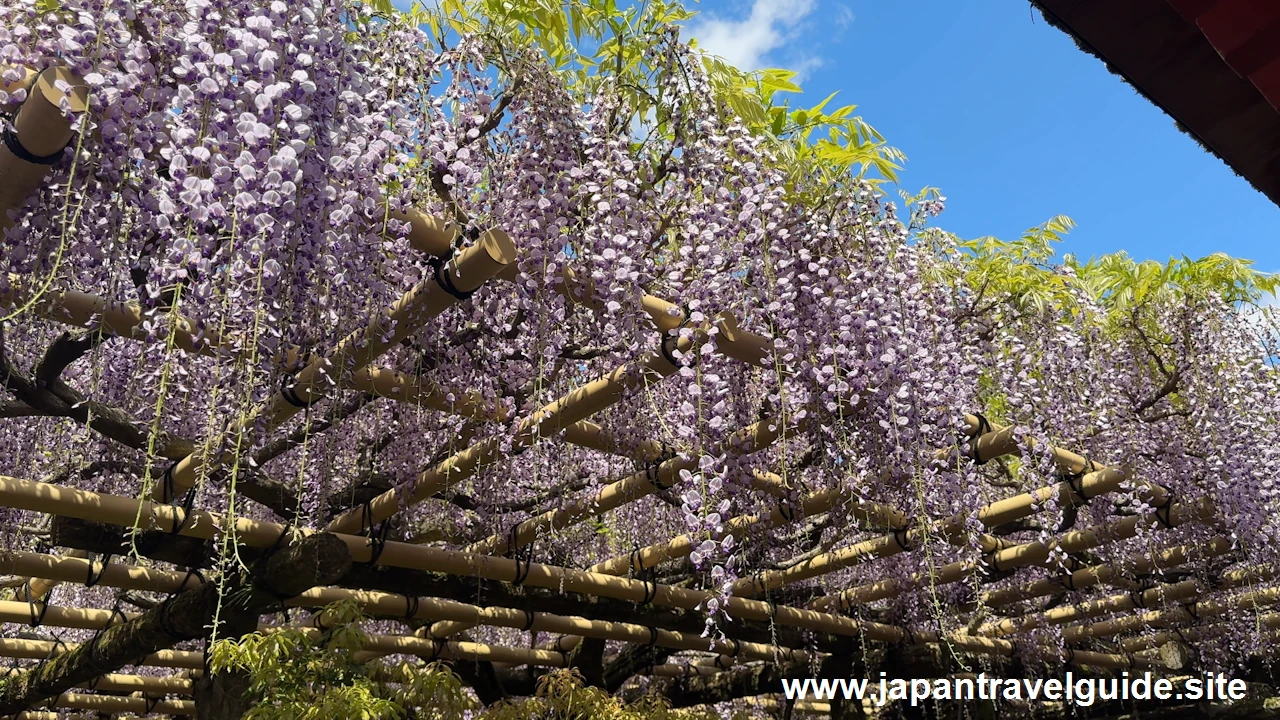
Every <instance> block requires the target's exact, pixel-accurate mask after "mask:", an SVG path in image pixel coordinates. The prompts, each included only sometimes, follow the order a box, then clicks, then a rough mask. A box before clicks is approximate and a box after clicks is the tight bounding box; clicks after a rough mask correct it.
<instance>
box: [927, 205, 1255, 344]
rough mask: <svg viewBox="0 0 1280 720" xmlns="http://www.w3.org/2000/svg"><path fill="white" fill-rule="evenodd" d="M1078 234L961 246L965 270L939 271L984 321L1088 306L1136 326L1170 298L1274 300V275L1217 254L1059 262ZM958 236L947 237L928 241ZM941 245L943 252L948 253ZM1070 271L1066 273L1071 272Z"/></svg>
mask: <svg viewBox="0 0 1280 720" xmlns="http://www.w3.org/2000/svg"><path fill="white" fill-rule="evenodd" d="M1074 227H1075V223H1074V222H1072V221H1071V219H1070V218H1068V217H1066V216H1064V215H1058V216H1056V217H1053V218H1050V219H1049V220H1048V221H1047V222H1045V223H1044V224H1042V225H1039V226H1037V227H1034V228H1031V229H1029V230H1027V231H1026V232H1024V233H1023V234H1022V236H1021V237H1019V238H1017V239H1015V240H1000V239H997V238H994V237H983V238H978V239H976V240H970V241H965V242H958V243H956V244H955V246H956V247H957V248H958V249H959V251H960V258H961V260H962V262H960V263H954V264H951V265H949V266H948V265H946V264H943V265H939V271H940V272H942V273H949V274H951V275H952V277H951V279H952V281H953V282H955V283H956V284H957V285H958V286H962V287H963V288H965V289H966V291H967V292H969V293H971V294H972V295H973V309H974V312H975V313H979V312H981V311H983V310H984V308H985V309H992V308H994V306H995V304H1006V305H1008V306H1009V307H1011V308H1014V309H1016V310H1027V309H1029V310H1036V311H1039V310H1044V309H1046V308H1050V307H1052V308H1056V309H1058V310H1064V311H1068V312H1073V313H1074V312H1078V311H1079V302H1080V300H1081V299H1082V298H1088V299H1089V300H1091V301H1093V302H1094V303H1096V304H1097V305H1098V306H1099V307H1100V308H1101V309H1102V310H1103V311H1104V312H1105V313H1106V315H1107V317H1108V319H1109V320H1111V321H1120V320H1123V319H1127V318H1131V317H1132V316H1133V315H1134V313H1135V311H1137V310H1140V309H1141V308H1143V307H1144V306H1147V305H1149V304H1151V303H1152V302H1154V301H1156V300H1158V299H1164V298H1168V297H1170V296H1172V297H1177V298H1182V297H1203V296H1207V295H1209V294H1213V295H1217V296H1219V297H1221V298H1223V299H1224V300H1226V301H1227V302H1229V303H1258V302H1260V301H1262V300H1263V299H1264V298H1265V297H1266V296H1268V295H1271V296H1274V295H1275V293H1276V289H1277V283H1278V282H1280V278H1278V277H1277V276H1276V275H1274V274H1269V273H1263V272H1259V271H1257V270H1255V269H1253V262H1252V261H1249V260H1241V259H1237V258H1233V257H1230V256H1228V255H1225V254H1223V253H1214V254H1212V255H1208V256H1206V257H1203V258H1200V259H1196V260H1193V259H1191V258H1189V257H1186V256H1183V257H1180V258H1170V259H1169V261H1168V262H1165V263H1160V262H1156V261H1154V260H1146V261H1143V262H1137V261H1135V260H1133V258H1131V257H1129V255H1128V254H1127V253H1125V252H1123V251H1120V252H1116V253H1111V254H1108V255H1103V256H1101V257H1096V258H1091V259H1090V260H1088V261H1087V262H1083V263H1082V262H1080V261H1079V260H1077V259H1076V257H1075V256H1074V255H1071V254H1067V255H1064V256H1062V258H1061V259H1060V260H1059V259H1058V258H1057V247H1056V246H1057V244H1058V243H1060V242H1061V241H1062V239H1063V237H1064V236H1065V235H1066V234H1067V233H1068V232H1070V231H1071V229H1072V228H1074ZM948 238H949V239H952V240H954V238H953V237H952V236H949V235H947V234H946V233H942V232H940V231H932V232H931V233H929V234H926V236H925V238H924V241H926V242H938V241H940V240H942V239H948ZM943 246H944V244H943V243H939V245H938V247H940V248H941V247H943ZM1064 269H1065V270H1066V272H1064Z"/></svg>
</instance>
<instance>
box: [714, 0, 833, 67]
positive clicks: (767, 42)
mask: <svg viewBox="0 0 1280 720" xmlns="http://www.w3.org/2000/svg"><path fill="white" fill-rule="evenodd" d="M816 4H817V3H816V2H815V0H754V2H753V3H752V5H751V14H750V15H749V16H748V17H746V18H744V19H741V20H732V19H728V18H723V17H720V16H716V15H702V14H699V15H698V16H697V17H695V18H694V21H693V23H692V24H691V25H690V26H689V33H690V34H691V35H693V37H695V38H697V39H698V46H699V47H701V48H702V49H703V50H706V51H707V52H709V53H711V54H712V55H719V56H720V57H722V58H724V59H725V60H727V61H729V63H731V64H732V65H734V66H735V67H738V68H741V69H743V70H759V69H761V68H762V67H765V65H764V64H763V62H764V58H765V56H766V55H768V54H769V53H770V52H772V51H773V50H776V49H778V48H779V47H782V45H783V44H785V43H786V42H787V41H788V40H790V39H791V38H792V37H793V36H794V34H795V29H796V26H797V25H798V24H799V23H800V21H801V20H803V19H804V18H805V17H806V16H807V15H808V14H809V13H811V12H813V9H814V7H815V6H816ZM802 62H803V61H802ZM811 67H812V66H811Z"/></svg>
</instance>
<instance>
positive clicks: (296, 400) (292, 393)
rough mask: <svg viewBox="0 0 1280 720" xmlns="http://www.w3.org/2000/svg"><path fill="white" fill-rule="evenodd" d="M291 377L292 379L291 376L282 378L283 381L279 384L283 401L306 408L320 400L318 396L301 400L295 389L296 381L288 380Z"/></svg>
mask: <svg viewBox="0 0 1280 720" xmlns="http://www.w3.org/2000/svg"><path fill="white" fill-rule="evenodd" d="M292 379H293V378H292V377H286V378H285V379H284V382H282V383H281V384H280V397H282V398H284V401H285V402H287V403H289V404H290V405H292V406H294V407H296V408H300V409H302V410H306V409H307V408H309V407H311V406H312V405H315V404H316V403H317V402H319V401H320V398H318V397H316V398H311V399H310V400H303V399H302V398H300V397H298V391H297V389H296V388H297V387H298V385H297V383H292V382H289V381H290V380H292Z"/></svg>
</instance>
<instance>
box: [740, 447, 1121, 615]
mask: <svg viewBox="0 0 1280 720" xmlns="http://www.w3.org/2000/svg"><path fill="white" fill-rule="evenodd" d="M1124 479H1125V474H1124V473H1122V472H1119V471H1116V470H1103V471H1101V472H1095V473H1091V474H1089V475H1086V476H1085V477H1084V478H1083V479H1081V481H1080V483H1079V484H1078V485H1077V486H1076V487H1079V488H1081V489H1082V491H1083V492H1084V493H1085V494H1086V495H1087V496H1089V497H1095V496H1097V495H1100V494H1102V493H1105V492H1111V491H1113V490H1115V489H1116V488H1118V487H1119V486H1120V484H1121V483H1122V482H1123V481H1124ZM1054 496H1057V497H1058V502H1059V503H1060V504H1061V505H1064V506H1067V507H1074V506H1076V505H1080V504H1083V502H1084V500H1083V499H1082V498H1080V497H1079V496H1078V495H1077V494H1076V491H1075V489H1074V488H1073V487H1072V485H1071V483H1069V482H1065V481H1064V482H1060V483H1056V484H1054V485H1049V486H1046V487H1042V488H1040V489H1039V490H1036V491H1034V492H1030V493H1023V494H1021V495H1017V496H1015V497H1012V498H1008V499H1005V500H1001V501H999V502H995V503H992V504H990V505H987V506H986V507H984V508H982V509H981V510H979V511H978V520H979V521H980V522H982V523H983V524H984V525H987V526H988V527H994V526H996V525H1001V524H1003V523H1006V522H1010V521H1012V520H1016V519H1019V518H1022V517H1027V516H1029V515H1031V514H1034V512H1036V510H1037V509H1038V508H1039V507H1040V506H1041V505H1042V504H1043V503H1044V502H1045V501H1047V500H1048V499H1049V498H1051V497H1054ZM968 519H969V514H968V513H957V514H956V515H954V516H952V517H951V518H950V519H949V520H946V521H944V522H940V523H936V524H934V527H933V528H930V529H928V530H927V532H928V533H929V534H934V535H939V536H941V537H943V538H946V539H947V540H948V541H952V542H963V541H964V540H965V537H966V535H967V533H968V530H967V522H968ZM925 534H926V530H925V529H923V528H921V527H920V526H919V525H916V526H912V527H909V528H906V529H903V530H899V531H897V532H892V533H886V534H884V535H881V536H880V537H876V538H872V539H870V540H864V541H862V542H858V543H854V544H853V545H849V546H846V547H843V548H840V549H839V550H834V551H832V552H829V553H823V554H821V555H819V556H817V557H814V558H811V559H809V560H807V561H805V562H802V563H797V564H796V565H793V566H791V567H789V568H787V569H785V570H773V571H767V572H764V573H759V574H757V575H753V576H751V577H746V578H742V579H741V580H739V581H737V582H736V583H735V584H734V587H733V589H732V593H733V594H734V595H754V594H759V593H764V592H769V591H770V590H775V589H777V588H780V587H784V586H786V585H791V584H794V583H798V582H801V581H804V580H808V579H810V578H814V577H818V576H819V575H825V574H827V573H832V572H836V571H838V570H843V569H845V568H848V567H852V566H854V565H857V564H860V563H863V562H866V561H868V560H872V559H874V558H882V557H889V556H892V555H897V554H899V553H903V552H907V551H908V550H909V549H910V548H912V547H916V546H918V545H919V544H920V543H921V542H922V541H923V540H924V538H925ZM981 540H982V542H981V545H982V549H983V550H984V551H985V552H997V553H999V552H1001V551H1002V550H1003V548H1004V547H1005V546H1006V543H1005V542H1004V541H1002V540H1000V539H999V538H994V537H989V536H988V537H983V538H981ZM953 572H955V570H953ZM958 577H959V576H957V578H958ZM837 602H839V599H838V598H833V599H830V600H824V601H821V603H822V604H823V606H824V607H825V606H829V605H830V604H832V603H837Z"/></svg>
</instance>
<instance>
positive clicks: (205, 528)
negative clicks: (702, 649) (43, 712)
mask: <svg viewBox="0 0 1280 720" xmlns="http://www.w3.org/2000/svg"><path fill="white" fill-rule="evenodd" d="M0 504H4V505H7V506H9V507H13V508H16V509H21V510H32V511H36V512H48V513H55V514H62V515H66V516H68V517H79V518H81V519H86V520H97V521H100V522H107V523H111V524H117V525H125V526H133V525H134V523H135V519H137V521H138V526H139V527H146V528H157V529H159V530H162V531H168V532H173V531H174V530H175V529H176V530H177V533H178V534H181V535H185V536H189V537H198V538H203V539H206V540H207V539H211V538H213V537H214V536H215V535H216V534H218V533H220V532H224V531H231V530H232V529H234V532H235V533H236V537H237V539H238V540H239V541H240V542H241V543H243V544H245V545H248V546H251V547H272V546H273V545H275V544H276V542H278V540H279V538H280V537H281V535H282V534H283V533H284V532H286V531H287V530H288V529H289V528H288V526H285V525H281V524H278V523H272V522H264V521H258V520H251V519H249V518H244V517H241V518H236V519H235V521H234V523H230V522H228V521H227V520H226V519H225V518H223V517H221V516H220V515H218V514H215V513H210V512H208V511H204V510H193V511H191V513H190V516H189V518H187V520H188V521H187V522H185V523H184V522H183V519H184V512H183V511H182V510H181V509H180V508H176V507H173V506H171V505H167V504H161V503H156V502H153V501H148V500H143V501H138V500H136V499H133V498H126V497H120V496H116V495H107V494H102V493H94V492H90V491H88V490H80V489H76V488H68V487H63V486H58V485H50V484H47V483H39V482H32V481H28V480H17V479H14V478H7V477H0ZM232 525H233V526H234V528H232ZM301 532H302V534H303V535H311V534H315V532H316V531H313V530H309V529H307V530H302V531H301ZM334 535H335V536H336V537H337V538H338V539H339V540H341V541H343V542H345V543H346V544H347V547H348V548H349V549H350V551H351V554H352V556H353V559H355V560H356V561H357V562H374V563H375V564H376V565H383V566H389V567H401V568H408V569H414V570H428V571H432V572H440V573H445V574H449V575H456V576H463V577H481V578H485V579H490V580H499V581H506V582H516V583H517V584H525V585H529V586H532V587H541V588H546V589H555V590H558V591H560V592H569V593H582V594H588V595H596V596H599V597H607V598H613V599H616V600H624V601H628V602H650V603H652V604H654V605H660V606H663V607H673V608H680V609H685V610H694V609H697V608H698V607H700V606H702V605H704V604H705V603H706V602H707V601H709V600H712V599H716V600H718V601H719V600H720V599H721V598H720V596H719V594H718V593H711V592H707V591H704V590H695V589H690V588H677V587H673V586H670V585H663V584H658V583H648V582H644V581H641V580H633V579H629V578H621V577H615V576H612V575H601V574H599V573H590V572H586V571H583V570H575V569H572V568H564V567H559V566H554V565H546V564H542V563H535V562H527V561H523V560H518V559H512V558H500V557H493V556H488V555H475V554H472V553H465V552H459V551H453V550H444V549H439V548H432V547H424V546H421V545H412V544H409V543H401V542H395V541H386V542H385V543H383V544H382V547H381V551H380V552H378V553H377V554H376V556H375V552H374V547H373V545H372V544H371V543H370V541H369V539H368V538H365V537H363V536H358V535H349V534H342V533H334ZM303 595H304V596H306V595H307V593H304V594H303ZM721 607H722V608H723V610H724V611H725V612H726V613H727V614H728V615H730V616H732V617H736V618H739V619H742V620H760V621H771V622H776V623H778V624H780V625H785V626H788V627H795V628H801V629H807V630H814V631H817V632H822V633H831V634H837V635H848V636H854V637H858V636H862V637H864V638H866V639H867V640H872V641H879V642H889V643H899V642H903V641H908V642H912V641H913V642H914V644H929V643H939V642H945V643H948V644H950V645H951V646H953V647H955V648H957V649H959V650H963V651H968V652H974V653H979V654H987V655H1004V656H1007V655H1010V654H1012V652H1013V650H1014V645H1013V643H1010V642H1007V641H1004V640H1000V639H995V638H980V637H972V636H965V635H959V634H954V633H953V634H951V635H945V636H944V635H940V634H939V633H937V632H936V631H926V632H915V633H909V632H908V631H907V630H906V629H904V628H901V627H896V626H893V625H886V624H883V623H877V622H870V621H859V620H854V619H852V618H847V617H842V616H839V615H832V614H828V613H822V612H817V611H814V610H808V609H803V608H796V607H791V606H787V605H775V604H773V603H768V602H764V601H760V600H753V599H750V598H743V597H730V598H728V599H727V600H725V601H724V602H723V603H722V605H721Z"/></svg>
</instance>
